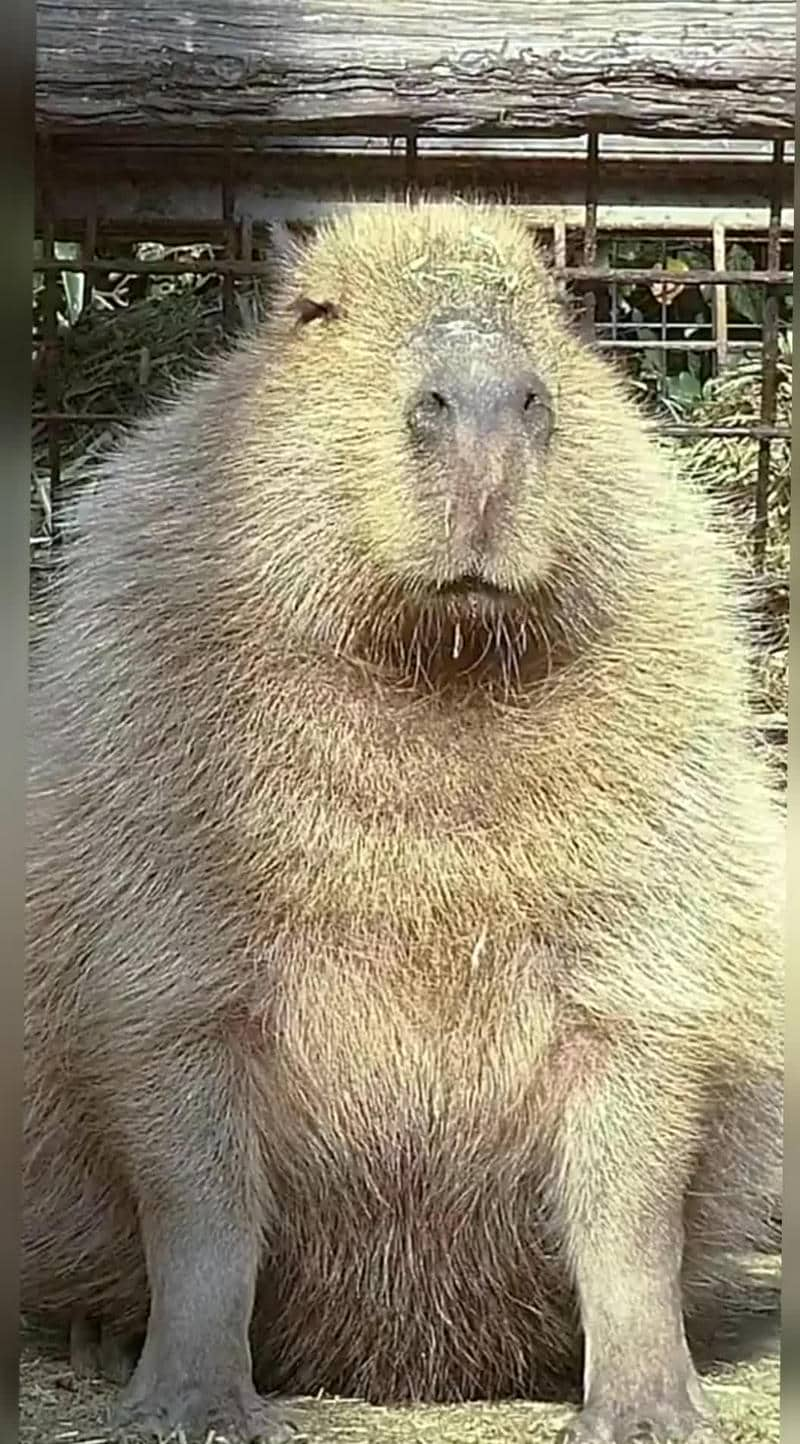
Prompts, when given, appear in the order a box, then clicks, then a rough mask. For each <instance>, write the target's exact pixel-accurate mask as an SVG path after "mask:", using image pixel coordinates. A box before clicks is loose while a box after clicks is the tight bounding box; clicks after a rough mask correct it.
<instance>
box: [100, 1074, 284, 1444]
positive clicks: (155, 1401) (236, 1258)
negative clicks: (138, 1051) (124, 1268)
mask: <svg viewBox="0 0 800 1444" xmlns="http://www.w3.org/2000/svg"><path fill="white" fill-rule="evenodd" d="M164 1061H165V1060H164V1059H163V1057H162V1059H161V1066H164ZM150 1083H151V1087H150V1088H148V1089H146V1090H143V1091H142V1092H140V1096H139V1105H140V1107H139V1113H138V1130H137V1132H136V1134H135V1136H134V1135H133V1134H132V1133H131V1132H130V1124H131V1123H132V1122H133V1115H131V1116H130V1117H128V1118H127V1120H126V1121H127V1130H126V1131H128V1136H129V1138H130V1139H131V1147H132V1153H133V1159H132V1169H133V1174H134V1179H135V1185H136V1189H137V1193H138V1203H139V1217H140V1222H141V1230H142V1241H143V1245H144V1252H145V1257H146V1263H147V1274H148V1283H149V1289H150V1314H149V1319H148V1326H147V1335H146V1339H145V1343H144V1348H143V1350H142V1353H141V1356H140V1359H139V1362H138V1364H137V1367H136V1370H135V1372H134V1375H133V1378H132V1379H131V1381H130V1383H129V1385H128V1386H127V1388H126V1389H125V1391H124V1393H123V1395H122V1398H121V1401H120V1405H119V1408H118V1410H117V1412H116V1415H115V1418H114V1424H115V1426H116V1428H117V1430H118V1431H123V1430H135V1432H136V1435H137V1437H138V1436H140V1435H141V1433H142V1432H144V1433H145V1434H148V1433H149V1434H153V1435H155V1436H156V1437H162V1436H164V1435H169V1434H170V1433H171V1432H172V1431H182V1432H183V1434H184V1435H185V1436H187V1437H188V1438H190V1439H192V1440H194V1438H195V1437H197V1438H198V1439H202V1440H205V1439H206V1437H207V1435H208V1433H209V1431H211V1430H219V1432H220V1433H224V1435H225V1437H226V1438H227V1439H231V1440H236V1441H237V1444H238V1441H250V1440H255V1439H257V1440H265V1441H266V1440H268V1441H269V1444H278V1441H283V1440H287V1439H290V1438H291V1437H293V1431H292V1429H291V1426H290V1423H289V1421H288V1420H285V1419H282V1418H281V1416H280V1413H279V1411H278V1409H277V1408H276V1406H275V1405H274V1404H272V1403H269V1402H268V1401H266V1400H264V1399H262V1398H260V1397H259V1396H258V1395H257V1393H256V1391H255V1389H254V1386H253V1382H252V1369H251V1358H250V1347H249V1337H248V1335H249V1327H250V1320H251V1315H252V1310H253V1302H254V1296H255V1286H256V1274H257V1269H258V1264H259V1253H260V1241H261V1229H262V1226H263V1218H262V1217H261V1210H262V1208H263V1192H262V1190H261V1189H260V1187H259V1181H258V1171H257V1164H256V1158H255V1153H254V1149H253V1143H252V1130H251V1129H250V1126H249V1122H250V1120H249V1112H248V1100H247V1097H246V1095H245V1092H244V1086H243V1082H242V1080H241V1079H240V1078H237V1077H236V1074H235V1069H234V1065H233V1060H232V1059H229V1058H228V1057H226V1055H225V1053H224V1052H223V1051H222V1050H220V1051H219V1052H218V1053H217V1054H216V1055H211V1054H206V1055H204V1056H201V1055H199V1054H198V1055H197V1056H195V1057H193V1058H192V1059H187V1058H186V1057H183V1058H181V1059H180V1060H176V1059H173V1060H171V1076H170V1077H169V1079H168V1080H166V1079H162V1080H161V1083H160V1086H158V1087H156V1086H154V1080H153V1079H152V1078H151V1080H150ZM150 1097H152V1098H153V1099H155V1100H157V1102H158V1105H159V1106H158V1108H157V1109H156V1108H151V1107H150V1106H149V1098H150ZM128 1106H130V1096H129V1099H128ZM145 1139H147V1140H148V1143H149V1146H148V1147H147V1148H145V1147H144V1146H142V1144H141V1143H140V1142H139V1141H137V1140H142V1141H143V1140H145Z"/></svg>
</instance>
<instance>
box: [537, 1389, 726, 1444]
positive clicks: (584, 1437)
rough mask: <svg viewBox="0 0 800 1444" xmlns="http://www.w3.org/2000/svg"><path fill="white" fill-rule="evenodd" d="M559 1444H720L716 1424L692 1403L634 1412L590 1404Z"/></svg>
mask: <svg viewBox="0 0 800 1444" xmlns="http://www.w3.org/2000/svg"><path fill="white" fill-rule="evenodd" d="M558 1439H559V1444H719V1434H718V1433H717V1431H716V1430H715V1428H714V1421H713V1419H712V1418H711V1416H710V1415H709V1414H707V1413H704V1412H701V1411H700V1410H699V1409H697V1408H696V1407H695V1405H694V1404H692V1403H691V1401H690V1400H689V1399H686V1400H680V1401H673V1400H653V1401H652V1402H646V1401H645V1402H643V1403H642V1404H639V1405H637V1406H635V1407H633V1408H625V1407H622V1406H621V1405H620V1403H619V1402H615V1403H611V1402H609V1403H608V1404H607V1405H606V1404H599V1403H598V1404H590V1405H588V1406H587V1407H586V1408H585V1409H582V1410H581V1412H580V1413H579V1414H576V1415H575V1417H574V1419H572V1420H571V1421H570V1423H569V1424H568V1425H567V1426H566V1428H565V1429H563V1430H561V1432H560V1434H559V1436H558Z"/></svg>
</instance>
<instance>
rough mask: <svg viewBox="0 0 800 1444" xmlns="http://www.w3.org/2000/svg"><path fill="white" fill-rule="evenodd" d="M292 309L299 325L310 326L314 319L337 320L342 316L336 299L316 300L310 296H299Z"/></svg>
mask: <svg viewBox="0 0 800 1444" xmlns="http://www.w3.org/2000/svg"><path fill="white" fill-rule="evenodd" d="M290 310H292V311H293V312H294V314H295V316H296V318H297V325H298V326H308V325H310V323H311V322H312V321H336V320H338V319H339V317H340V316H341V311H340V310H339V307H338V306H337V305H336V303H335V301H314V300H312V298H311V297H310V296H298V297H297V300H295V301H293V302H292V304H291V307H290Z"/></svg>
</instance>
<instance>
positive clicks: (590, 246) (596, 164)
mask: <svg viewBox="0 0 800 1444" xmlns="http://www.w3.org/2000/svg"><path fill="white" fill-rule="evenodd" d="M599 170H600V137H599V135H598V134H597V132H596V131H593V132H592V133H591V134H590V135H588V136H587V138H586V194H585V211H586V217H585V220H584V225H583V267H584V269H585V270H587V271H590V272H591V271H592V270H593V268H594V263H595V260H596V258H597V194H598V179H599ZM566 271H567V268H566V267H564V273H565V279H566ZM596 312H597V293H596V291H595V289H594V287H593V286H589V289H588V290H587V291H586V293H585V295H584V326H585V328H586V330H587V332H588V333H589V334H590V335H593V334H594V329H595V316H596Z"/></svg>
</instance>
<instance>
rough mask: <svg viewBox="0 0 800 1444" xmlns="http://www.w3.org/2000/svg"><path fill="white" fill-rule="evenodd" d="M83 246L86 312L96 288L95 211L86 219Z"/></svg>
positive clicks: (84, 303)
mask: <svg viewBox="0 0 800 1444" xmlns="http://www.w3.org/2000/svg"><path fill="white" fill-rule="evenodd" d="M81 244H82V256H81V259H82V261H83V263H84V266H85V268H86V269H85V272H84V274H85V277H86V281H85V286H84V292H83V305H84V310H88V309H89V307H90V306H91V304H92V295H93V292H94V286H95V279H94V277H95V273H94V268H93V267H92V264H91V263H92V261H93V260H94V254H95V251H96V250H97V214H96V212H95V211H94V210H93V211H91V213H90V214H89V215H88V216H87V217H86V226H85V229H84V232H83V241H82V243H81Z"/></svg>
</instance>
